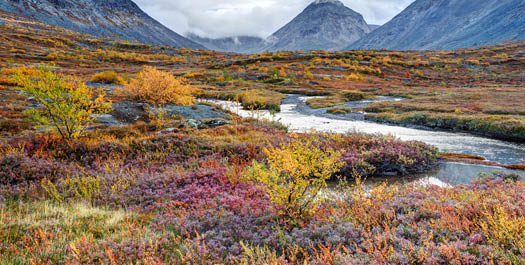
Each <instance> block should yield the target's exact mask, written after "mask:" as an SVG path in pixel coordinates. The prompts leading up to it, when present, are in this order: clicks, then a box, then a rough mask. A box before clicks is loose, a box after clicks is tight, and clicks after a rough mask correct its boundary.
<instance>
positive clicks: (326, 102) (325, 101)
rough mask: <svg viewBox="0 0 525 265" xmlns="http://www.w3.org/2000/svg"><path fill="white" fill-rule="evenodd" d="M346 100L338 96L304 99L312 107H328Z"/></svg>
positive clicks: (341, 103)
mask: <svg viewBox="0 0 525 265" xmlns="http://www.w3.org/2000/svg"><path fill="white" fill-rule="evenodd" d="M345 103H346V100H345V99H344V98H342V97H339V96H331V97H322V98H312V99H309V100H307V101H306V104H308V106H310V108H313V109H320V108H330V107H334V106H339V105H343V104H345Z"/></svg>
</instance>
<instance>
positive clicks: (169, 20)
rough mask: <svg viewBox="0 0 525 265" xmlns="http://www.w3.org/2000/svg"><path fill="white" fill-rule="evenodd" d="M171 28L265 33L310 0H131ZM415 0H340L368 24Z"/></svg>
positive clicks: (219, 34) (381, 21)
mask: <svg viewBox="0 0 525 265" xmlns="http://www.w3.org/2000/svg"><path fill="white" fill-rule="evenodd" d="M134 1H135V3H137V4H138V5H139V6H140V7H141V8H142V9H143V10H144V11H145V12H146V13H148V14H149V15H150V16H152V17H153V18H155V19H157V20H159V21H160V22H161V23H163V24H164V25H166V26H167V27H169V28H171V29H172V30H174V31H176V32H178V33H181V34H186V33H195V34H198V35H201V36H204V37H212V38H217V37H228V36H240V35H248V36H259V37H268V36H269V35H271V34H272V33H273V32H275V31H276V30H278V29H279V28H281V27H282V26H284V25H285V24H286V23H288V22H289V21H290V20H292V19H293V18H294V17H295V16H297V15H298V14H299V13H300V12H301V11H302V10H303V9H304V8H306V6H308V4H309V3H310V2H313V0H286V1H282V0H281V1H279V0H221V1H217V0H192V1H188V0H134ZM413 1H414V0H343V1H342V2H343V3H344V4H345V5H346V6H348V7H350V8H352V9H353V10H355V11H357V12H359V13H361V14H362V15H363V16H364V18H365V20H366V21H367V22H368V23H369V24H384V23H386V22H387V21H389V20H390V19H391V18H393V17H394V16H395V15H397V14H398V13H399V12H401V11H402V10H403V9H404V8H406V7H407V6H408V5H409V4H410V3H412V2H413Z"/></svg>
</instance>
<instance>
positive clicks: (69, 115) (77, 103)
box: [15, 66, 111, 139]
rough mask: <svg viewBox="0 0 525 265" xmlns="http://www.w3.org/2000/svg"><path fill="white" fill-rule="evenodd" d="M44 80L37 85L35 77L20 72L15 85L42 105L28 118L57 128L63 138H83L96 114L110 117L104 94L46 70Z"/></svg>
mask: <svg viewBox="0 0 525 265" xmlns="http://www.w3.org/2000/svg"><path fill="white" fill-rule="evenodd" d="M42 71H43V74H42V77H41V79H40V80H38V81H34V80H33V79H32V78H31V76H28V75H25V74H23V72H19V73H17V74H16V75H15V81H16V82H17V84H18V85H19V86H21V87H22V88H23V90H24V91H25V92H26V93H28V94H29V95H31V96H32V97H34V98H35V100H36V101H37V102H39V103H40V104H41V106H40V107H38V108H31V109H29V110H27V111H26V114H27V115H28V116H29V117H30V118H31V119H32V120H34V121H35V122H37V123H38V124H40V125H42V126H48V125H52V126H54V127H55V128H56V129H57V130H58V132H59V133H60V135H61V136H62V138H68V139H70V138H77V137H79V136H82V135H83V133H84V130H85V129H86V128H87V126H88V124H89V123H90V122H92V121H93V120H94V118H93V117H92V116H91V115H92V114H102V113H107V112H109V111H110V110H111V102H110V101H108V100H106V99H105V97H104V96H105V95H104V93H95V92H94V91H93V90H91V89H89V88H88V87H87V86H86V85H85V84H84V82H81V81H78V80H75V79H74V78H73V77H70V76H63V75H60V74H58V73H55V72H53V71H51V70H49V69H46V68H45V66H42Z"/></svg>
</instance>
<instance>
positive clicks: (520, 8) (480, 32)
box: [347, 0, 525, 50]
mask: <svg viewBox="0 0 525 265" xmlns="http://www.w3.org/2000/svg"><path fill="white" fill-rule="evenodd" d="M524 14H525V1H523V0H483V1H472V0H417V1H415V2H414V3H413V4H412V5H410V6H409V7H408V8H406V9H405V10H404V11H403V12H401V13H400V14H399V15H397V16H396V17H395V18H393V19H392V20H391V21H390V22H388V23H386V24H385V25H383V26H381V27H380V28H378V29H376V30H374V32H372V33H370V34H369V35H367V36H365V37H364V38H362V39H361V40H359V41H357V42H355V43H353V44H352V45H350V46H349V47H347V49H382V48H386V49H392V50H450V49H458V48H469V47H476V46H482V45H488V44H495V43H500V42H505V41H516V40H523V39H525V15H524Z"/></svg>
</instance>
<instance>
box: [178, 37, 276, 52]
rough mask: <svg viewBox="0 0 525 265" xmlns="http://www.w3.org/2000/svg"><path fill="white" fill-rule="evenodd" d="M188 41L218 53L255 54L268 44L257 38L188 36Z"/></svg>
mask: <svg viewBox="0 0 525 265" xmlns="http://www.w3.org/2000/svg"><path fill="white" fill-rule="evenodd" d="M186 37H187V38H188V39H190V40H192V41H195V42H197V43H200V44H202V45H203V46H205V47H207V48H208V49H210V50H214V51H220V52H237V53H257V52H259V51H261V50H263V49H264V47H265V46H266V45H268V42H266V40H265V39H263V38H259V37H250V36H238V37H227V38H218V39H211V38H204V37H200V36H197V35H195V34H188V35H187V36H186Z"/></svg>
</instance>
